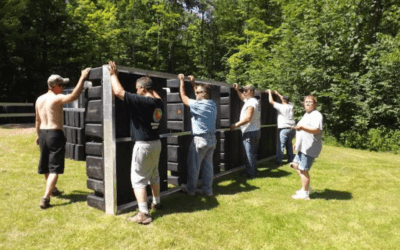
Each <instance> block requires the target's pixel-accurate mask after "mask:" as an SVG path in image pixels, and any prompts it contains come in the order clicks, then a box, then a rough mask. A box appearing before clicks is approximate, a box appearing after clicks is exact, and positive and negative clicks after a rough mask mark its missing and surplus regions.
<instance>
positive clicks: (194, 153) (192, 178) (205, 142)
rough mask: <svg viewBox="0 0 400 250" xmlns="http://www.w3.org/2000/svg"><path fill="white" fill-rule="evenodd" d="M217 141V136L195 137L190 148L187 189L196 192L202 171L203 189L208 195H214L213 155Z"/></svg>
mask: <svg viewBox="0 0 400 250" xmlns="http://www.w3.org/2000/svg"><path fill="white" fill-rule="evenodd" d="M216 146H217V140H216V138H215V134H204V135H195V136H193V140H192V143H191V144H190V147H189V156H188V179H187V184H186V187H187V188H188V190H189V191H191V192H194V191H195V190H196V186H197V180H198V178H199V174H200V169H201V170H202V176H201V179H202V182H203V184H202V186H201V189H202V190H203V191H204V193H206V194H212V192H213V190H212V182H213V177H214V165H213V155H214V150H215V147H216Z"/></svg>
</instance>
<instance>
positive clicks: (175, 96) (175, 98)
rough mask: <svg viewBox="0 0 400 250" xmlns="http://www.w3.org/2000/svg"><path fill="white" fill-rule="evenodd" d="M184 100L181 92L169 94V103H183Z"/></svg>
mask: <svg viewBox="0 0 400 250" xmlns="http://www.w3.org/2000/svg"><path fill="white" fill-rule="evenodd" d="M181 102H182V100H181V98H180V97H179V93H168V94H167V103H181Z"/></svg>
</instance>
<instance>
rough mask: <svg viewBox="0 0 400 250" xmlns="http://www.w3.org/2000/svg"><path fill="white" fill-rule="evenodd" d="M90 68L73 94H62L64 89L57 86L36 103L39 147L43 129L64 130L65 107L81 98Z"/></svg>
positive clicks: (83, 72)
mask: <svg viewBox="0 0 400 250" xmlns="http://www.w3.org/2000/svg"><path fill="white" fill-rule="evenodd" d="M89 72H90V68H86V69H84V70H82V72H81V77H80V79H79V81H78V84H77V85H76V87H75V88H74V90H73V91H72V93H71V94H68V95H64V94H61V93H62V91H63V87H62V86H59V85H56V86H54V87H53V88H52V89H49V90H48V92H47V93H46V94H44V95H41V96H40V97H39V98H38V99H37V101H36V133H37V136H38V138H37V139H36V144H37V145H39V143H38V142H39V131H40V130H41V129H60V130H61V129H62V128H63V125H62V116H63V105H64V104H67V103H71V102H73V101H75V100H76V99H78V98H79V96H80V95H81V93H82V90H83V84H84V82H85V80H86V79H87V77H88V76H89Z"/></svg>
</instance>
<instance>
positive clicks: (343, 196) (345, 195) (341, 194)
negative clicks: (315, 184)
mask: <svg viewBox="0 0 400 250" xmlns="http://www.w3.org/2000/svg"><path fill="white" fill-rule="evenodd" d="M310 198H311V199H324V200H351V199H353V195H352V194H351V193H350V192H346V191H337V190H331V189H325V190H324V191H315V192H314V193H313V194H312V195H310Z"/></svg>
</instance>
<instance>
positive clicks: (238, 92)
mask: <svg viewBox="0 0 400 250" xmlns="http://www.w3.org/2000/svg"><path fill="white" fill-rule="evenodd" d="M233 89H234V90H236V93H237V94H238V96H239V99H240V100H241V101H244V99H245V98H244V95H243V93H242V92H240V90H239V85H238V84H237V83H234V84H233Z"/></svg>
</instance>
